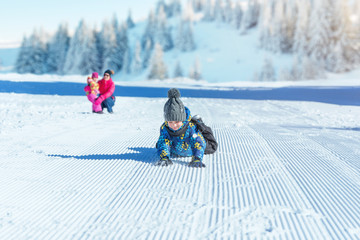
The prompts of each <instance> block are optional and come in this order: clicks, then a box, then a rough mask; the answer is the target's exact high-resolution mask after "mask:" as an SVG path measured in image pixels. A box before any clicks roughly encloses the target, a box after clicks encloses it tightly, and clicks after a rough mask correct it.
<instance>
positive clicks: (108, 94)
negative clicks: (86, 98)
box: [95, 69, 115, 113]
mask: <svg viewBox="0 0 360 240" xmlns="http://www.w3.org/2000/svg"><path fill="white" fill-rule="evenodd" d="M113 74H114V71H113V70H110V69H108V70H106V71H105V72H104V77H103V79H101V80H100V81H99V82H98V83H99V91H100V96H99V97H98V98H97V99H96V100H95V104H101V108H102V109H103V110H104V108H106V109H107V110H108V112H109V113H113V109H112V108H113V106H114V105H115V96H114V95H113V94H114V91H115V84H114V82H113V80H112V79H111V75H113Z"/></svg>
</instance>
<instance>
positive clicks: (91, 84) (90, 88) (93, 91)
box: [84, 72, 103, 113]
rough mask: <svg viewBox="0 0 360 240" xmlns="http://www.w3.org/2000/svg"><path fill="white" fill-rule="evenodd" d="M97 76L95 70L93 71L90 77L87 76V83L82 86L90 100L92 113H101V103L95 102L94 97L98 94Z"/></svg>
mask: <svg viewBox="0 0 360 240" xmlns="http://www.w3.org/2000/svg"><path fill="white" fill-rule="evenodd" d="M98 78H99V74H98V73H97V72H93V73H92V75H91V77H88V79H87V83H88V85H87V86H86V87H85V88H84V91H85V93H86V96H87V98H88V99H89V101H90V102H92V111H93V113H103V112H102V108H101V104H96V103H95V99H96V98H97V97H98V95H99V93H100V92H99V84H98V83H97V81H98Z"/></svg>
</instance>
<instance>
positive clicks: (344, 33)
mask: <svg viewBox="0 0 360 240" xmlns="http://www.w3.org/2000/svg"><path fill="white" fill-rule="evenodd" d="M335 8H336V9H337V11H335V13H337V15H335V19H336V20H335V21H334V23H333V28H334V29H335V31H334V32H335V34H334V42H335V41H337V46H335V48H334V50H337V48H338V50H337V54H336V58H337V61H338V64H337V66H336V67H335V68H334V71H335V72H343V71H348V70H351V69H353V68H355V67H356V64H357V57H358V56H359V54H360V52H358V51H357V45H360V38H355V36H356V34H360V33H357V31H356V29H355V27H354V25H353V23H352V22H351V18H350V17H349V16H351V10H350V8H349V5H348V3H347V2H346V1H340V0H337V1H336V6H335ZM359 16H360V15H359ZM337 24H340V25H337ZM358 25H360V24H358ZM358 28H359V30H360V27H359V26H358ZM359 50H360V49H359Z"/></svg>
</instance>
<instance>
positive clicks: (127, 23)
mask: <svg viewBox="0 0 360 240" xmlns="http://www.w3.org/2000/svg"><path fill="white" fill-rule="evenodd" d="M126 25H127V27H128V29H131V28H134V27H135V23H134V21H133V20H132V17H131V11H130V10H129V15H128V17H127V19H126Z"/></svg>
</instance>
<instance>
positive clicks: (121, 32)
mask: <svg viewBox="0 0 360 240" xmlns="http://www.w3.org/2000/svg"><path fill="white" fill-rule="evenodd" d="M115 36H116V44H115V49H114V52H113V55H112V65H110V66H108V67H107V68H110V69H118V71H120V70H122V69H123V66H124V59H125V57H124V56H125V53H126V51H128V49H129V37H128V28H127V25H126V23H123V24H122V25H121V26H120V27H119V28H118V30H117V31H116V35H115ZM112 66H113V67H112Z"/></svg>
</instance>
